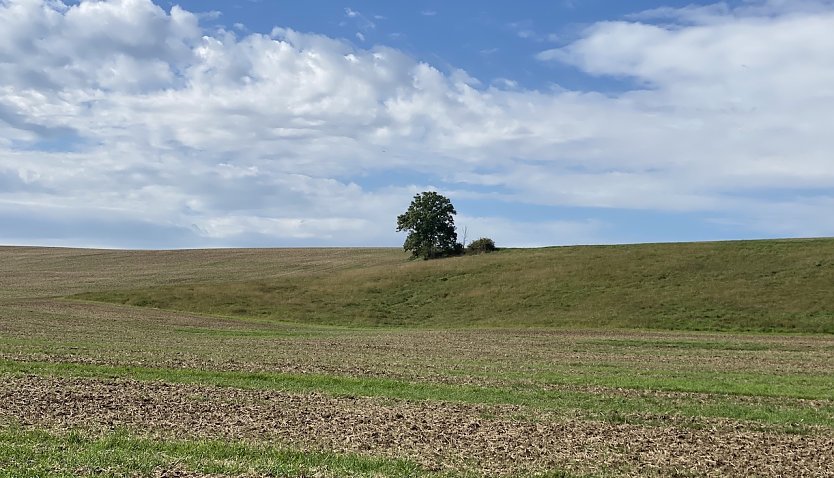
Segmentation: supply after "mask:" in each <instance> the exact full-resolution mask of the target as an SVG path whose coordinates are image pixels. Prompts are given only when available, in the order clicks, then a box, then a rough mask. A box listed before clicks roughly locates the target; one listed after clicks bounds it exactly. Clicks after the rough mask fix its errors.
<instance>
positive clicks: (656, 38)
mask: <svg viewBox="0 0 834 478" xmlns="http://www.w3.org/2000/svg"><path fill="white" fill-rule="evenodd" d="M832 51H834V6H832V4H831V2H827V1H803V2H779V1H770V2H748V3H746V4H745V5H744V6H743V7H739V8H733V7H730V6H727V5H725V4H717V5H711V6H704V7H700V8H695V7H687V8H684V9H658V10H652V11H649V12H641V13H638V14H636V15H634V16H632V17H629V18H628V19H626V20H622V21H611V22H602V23H597V24H594V25H591V26H590V27H589V28H587V29H586V30H585V31H583V32H582V33H581V35H580V36H579V37H578V38H576V39H574V40H573V41H572V42H570V43H568V44H566V45H564V46H562V47H560V48H556V49H549V50H545V51H541V52H539V53H538V54H537V55H536V56H535V59H531V61H541V62H545V63H550V62H558V63H559V64H561V65H565V64H567V65H570V66H572V67H575V68H577V69H579V70H581V71H582V72H584V73H585V74H587V75H590V76H597V77H602V78H608V79H613V80H616V81H617V82H618V84H620V85H622V87H621V88H620V90H619V92H616V93H611V92H608V93H601V92H595V91H572V90H567V89H564V88H561V87H560V86H559V85H558V84H557V83H556V82H554V84H553V86H552V88H550V89H547V90H529V89H523V88H519V87H517V86H514V87H513V88H506V89H505V88H501V87H500V86H497V85H500V84H501V83H500V82H498V83H496V82H490V81H489V79H483V80H484V81H479V79H475V78H471V77H470V76H469V75H467V74H466V72H464V71H460V70H448V71H444V70H440V69H438V68H436V67H434V66H432V65H430V64H427V63H424V62H420V61H417V60H415V59H414V58H412V57H410V56H408V55H407V54H405V53H403V52H401V51H398V50H395V49H392V48H387V47H385V46H375V47H372V48H364V47H359V46H356V45H355V44H353V43H352V42H350V41H348V40H343V39H334V38H329V37H326V36H321V35H316V34H312V33H301V32H297V31H294V30H292V29H290V28H283V27H276V28H274V29H273V30H272V31H271V32H269V33H251V34H243V33H241V29H239V28H238V29H236V30H232V31H226V30H216V29H214V30H210V29H207V28H206V27H204V26H202V25H201V22H200V17H199V15H197V14H195V13H192V12H188V11H185V10H183V9H182V8H179V7H176V6H174V7H172V8H170V10H164V9H163V8H161V7H160V6H158V5H155V4H153V3H152V2H151V1H150V0H109V1H83V2H81V3H80V4H73V5H67V4H64V3H61V2H60V1H56V0H14V1H11V0H0V224H3V227H2V230H0V242H3V243H38V244H59V245H92V246H110V247H198V246H228V245H398V244H399V243H400V242H401V240H402V239H401V237H400V236H399V235H398V234H396V233H395V232H394V218H395V217H396V215H397V214H398V213H400V212H402V210H404V209H405V208H406V207H407V205H408V202H409V201H410V199H411V196H412V195H413V194H414V193H416V192H419V191H421V190H424V189H427V188H431V187H437V188H439V189H440V190H441V191H443V192H446V193H448V194H450V196H451V197H452V199H453V201H456V200H458V199H459V200H462V201H465V202H466V204H467V205H469V206H468V209H467V210H466V211H463V210H461V208H460V207H458V209H459V212H461V213H462V216H464V217H465V219H466V220H467V221H469V223H470V224H472V225H473V226H477V229H478V230H477V231H475V232H474V233H475V234H477V235H489V236H491V237H493V238H495V239H496V241H497V242H498V243H499V244H501V245H541V244H557V243H577V242H611V241H616V240H618V237H619V236H618V231H617V230H616V229H615V228H613V227H612V226H610V225H607V224H606V221H605V220H603V219H599V218H597V217H596V216H595V211H611V210H614V211H617V210H623V211H648V212H658V213H667V212H669V213H681V214H689V213H696V214H698V215H699V217H702V218H705V219H704V220H706V221H713V222H715V223H716V224H724V225H728V226H730V227H733V228H736V229H737V230H739V231H744V233H745V234H748V235H750V236H762V235H787V236H792V235H834V216H832V215H831V214H830V211H831V210H832V209H833V208H832V206H834V157H832V151H834V134H832V133H834V131H832V123H831V116H832V113H831V112H832V111H834V56H832V55H831V52H832ZM484 84H491V85H493V86H483V85H484ZM494 203H501V204H505V205H509V206H511V207H510V209H512V208H515V209H513V210H515V211H523V210H524V208H525V207H528V206H530V207H536V208H539V207H555V208H567V209H570V210H572V211H573V210H574V209H575V210H578V211H584V212H583V213H582V214H579V215H578V216H577V214H576V213H575V212H574V214H573V215H572V216H573V219H563V218H559V217H550V216H548V217H517V216H518V215H516V214H511V213H507V214H503V215H499V214H495V213H493V212H491V207H490V206H489V204H494ZM458 223H459V224H461V220H459V221H458ZM471 229H472V228H470V231H471Z"/></svg>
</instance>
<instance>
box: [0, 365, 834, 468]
mask: <svg viewBox="0 0 834 478" xmlns="http://www.w3.org/2000/svg"><path fill="white" fill-rule="evenodd" d="M522 411H523V413H520V412H522ZM531 414H533V415H531ZM520 415H524V417H525V418H520V417H519V416H520ZM531 416H532V419H531ZM646 418H647V419H651V420H653V421H654V422H655V423H658V422H659V423H661V424H660V425H658V426H646V425H645V424H641V425H634V424H614V423H607V422H598V421H591V420H582V419H565V418H564V417H556V416H553V415H549V414H547V413H545V412H535V411H531V410H522V409H520V408H519V407H516V406H486V405H467V404H457V403H443V402H419V403H415V402H406V401H399V400H383V399H372V398H358V397H331V396H325V395H321V394H315V393H314V394H289V393H283V392H276V391H252V390H239V389H232V388H220V387H211V386H192V385H178V384H169V383H160V382H139V381H132V380H94V379H59V378H46V377H37V376H26V377H11V376H8V377H5V378H4V380H3V381H2V384H0V422H5V423H19V424H21V425H23V426H25V427H38V428H47V429H53V430H61V429H78V428H80V429H84V430H88V431H91V432H94V433H97V432H98V433H100V432H102V431H105V430H109V429H113V428H118V427H125V428H128V429H130V430H133V431H135V432H137V433H141V434H150V435H152V436H158V437H176V438H223V439H242V440H252V441H258V442H260V443H262V442H264V441H266V442H273V443H279V444H288V445H292V446H294V447H300V448H303V449H311V450H327V451H334V452H358V453H362V454H368V455H375V456H385V457H393V458H410V459H413V460H415V461H417V462H419V463H421V464H422V465H423V466H425V467H426V468H428V469H435V470H442V469H457V470H461V469H469V470H473V471H475V470H476V471H479V472H482V473H484V474H486V475H489V476H496V475H504V474H507V473H508V472H510V471H512V472H513V473H518V472H524V471H537V470H546V469H548V468H554V467H555V468H559V469H567V470H572V471H575V472H580V473H585V472H603V471H608V472H611V471H613V472H616V473H619V474H622V475H624V476H647V475H649V476H691V475H695V476H745V477H747V476H774V477H776V476H792V477H800V476H808V477H810V476H814V477H820V476H834V459H833V458H832V457H831V455H830V453H826V452H823V451H824V450H832V449H834V436H832V434H831V433H830V429H818V430H816V431H812V432H811V433H807V434H785V433H776V432H767V431H756V430H754V429H752V428H751V427H749V426H746V425H745V424H744V423H743V422H738V421H733V420H715V419H699V418H695V419H687V418H680V417H646ZM693 421H694V422H698V423H697V425H698V426H696V427H693V426H692V423H685V422H693ZM174 476H176V475H174Z"/></svg>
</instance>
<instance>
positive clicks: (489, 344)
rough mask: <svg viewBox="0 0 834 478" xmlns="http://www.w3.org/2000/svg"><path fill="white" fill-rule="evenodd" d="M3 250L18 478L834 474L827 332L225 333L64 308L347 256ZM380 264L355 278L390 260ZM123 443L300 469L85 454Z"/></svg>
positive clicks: (239, 328) (115, 449)
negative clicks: (79, 295)
mask: <svg viewBox="0 0 834 478" xmlns="http://www.w3.org/2000/svg"><path fill="white" fill-rule="evenodd" d="M4 254H5V255H4V258H5V259H6V260H5V261H4V263H3V265H2V267H3V271H2V274H0V276H2V278H0V284H2V286H3V291H2V293H0V375H2V378H3V379H2V381H1V382H0V431H2V432H3V433H6V434H7V435H8V436H10V437H12V438H9V439H7V440H5V441H4V440H0V476H26V475H25V474H24V473H23V472H22V470H26V469H32V470H34V469H37V470H38V472H37V473H34V472H33V474H30V476H77V475H81V476H121V475H125V474H127V475H134V476H228V475H232V476H263V475H270V474H271V475H272V476H389V475H390V476H533V475H541V476H585V475H588V476H739V477H742V476H744V477H746V476H774V477H776V476H809V477H810V476H834V458H832V455H831V454H830V453H828V452H827V451H828V450H832V449H834V387H832V384H834V337H832V336H830V335H772V334H728V333H689V332H660V331H657V332H647V331H627V330H623V331H612V330H597V331H595V330H561V331H559V330H545V329H515V330H513V329H471V328H470V329H450V330H432V329H412V328H356V327H353V328H348V327H329V326H314V325H300V324H289V323H281V322H275V321H272V320H258V319H251V320H247V319H242V318H228V317H211V316H204V315H200V314H195V313H186V312H172V311H165V310H157V309H150V308H142V307H132V306H121V305H114V304H105V303H93V302H82V301H74V300H66V299H63V298H61V296H63V295H67V294H71V293H75V292H78V291H85V290H99V289H100V288H102V287H105V286H106V284H107V281H108V280H109V279H107V277H110V276H111V275H113V276H115V275H118V271H119V269H123V270H125V271H126V272H125V274H124V276H123V277H121V278H119V279H118V284H119V285H120V286H122V287H125V286H129V285H132V284H138V283H141V284H142V285H158V284H164V283H170V282H171V281H175V282H176V281H185V280H195V281H196V280H202V281H217V280H220V279H221V276H222V274H228V273H229V271H234V270H236V269H239V270H240V274H241V275H243V276H246V277H249V278H251V277H258V278H264V277H268V276H269V275H270V274H284V273H286V274H305V273H311V272H310V270H311V268H313V269H315V268H316V267H326V264H327V263H328V261H330V260H333V257H342V258H344V254H343V253H339V252H334V251H328V250H325V251H321V252H320V253H319V254H320V255H319V256H316V255H315V254H313V256H311V255H310V253H309V252H308V253H305V254H300V253H294V254H291V255H290V257H289V258H287V259H286V261H287V264H290V265H287V266H286V268H284V269H281V268H280V267H277V265H280V264H282V262H281V261H282V260H284V259H281V258H280V257H277V256H276V257H271V258H267V259H265V260H256V259H253V257H252V256H251V255H249V254H247V253H243V254H238V255H235V254H232V255H228V256H226V255H224V254H223V253H222V252H212V253H210V254H209V257H211V260H213V261H215V262H216V263H217V264H222V267H221V266H219V265H218V266H216V267H219V268H221V269H222V270H221V269H215V268H212V267H211V266H210V265H205V264H204V265H202V266H197V265H195V264H196V262H195V260H194V258H181V257H180V258H178V260H181V262H182V264H183V265H182V269H181V270H180V272H177V273H171V272H165V271H164V267H162V266H161V265H153V263H152V264H151V265H149V266H148V267H147V268H146V269H142V268H141V267H139V266H138V265H137V264H139V263H141V262H143V261H145V262H147V261H148V257H146V256H143V257H135V256H131V255H130V253H118V254H121V255H119V256H118V257H112V256H109V255H107V254H104V253H102V254H103V257H99V258H92V259H91V257H87V256H85V255H84V253H82V252H79V251H63V252H62V251H56V250H44V251H40V250H36V249H25V250H19V251H17V250H6V251H4ZM113 254H116V253H113ZM137 254H138V253H137ZM142 254H144V253H142ZM189 254H197V253H196V252H194V253H191V252H189ZM368 254H370V255H361V257H360V259H359V261H360V262H361V261H374V260H375V259H374V258H373V251H371V252H369V253H368ZM385 254H389V256H390V251H389V252H386V253H385ZM140 255H141V254H140ZM389 256H385V257H389ZM79 257H86V259H84V260H85V261H86V262H83V264H80V265H83V267H84V270H83V272H80V273H76V272H73V271H74V268H75V267H77V266H79V264H77V263H75V262H74V261H77V260H80V259H78V258H79ZM300 257H303V258H304V259H303V260H302V259H299V258H300ZM391 257H393V256H391ZM391 257H389V259H388V260H392V261H393V260H395V259H392V258H391ZM200 258H201V259H200V261H203V260H205V259H206V257H204V256H200ZM130 260H133V261H135V262H129V263H128V264H127V265H125V266H122V267H120V266H119V263H120V261H130ZM343 260H344V262H343V263H342V264H341V265H340V266H339V267H360V266H359V265H356V264H355V263H353V262H351V261H350V260H347V259H343ZM90 261H92V262H90ZM151 262H152V261H151ZM95 263H101V264H102V265H101V268H102V271H101V273H100V276H99V275H97V273H96V270H95V265H94V264H95ZM264 263H270V264H272V266H271V268H270V267H265V266H264V265H263V264H264ZM189 264H190V265H189ZM316 264H317V265H316ZM323 264H325V265H323ZM143 270H144V272H143ZM48 271H52V272H50V273H47V272H48ZM312 273H315V272H312ZM38 274H41V276H42V277H43V280H42V281H39V279H38V277H40V276H39V275H38ZM114 280H115V279H114ZM35 432H37V433H40V432H43V433H48V434H50V435H49V436H51V437H54V440H55V441H56V443H57V445H56V448H55V449H56V450H64V451H63V452H65V453H67V455H61V456H62V458H59V459H57V460H58V461H44V460H48V458H45V457H44V455H45V453H44V452H43V447H44V446H46V445H37V443H38V441H37V440H33V444H31V445H29V444H26V443H28V442H25V440H24V438H25V437H26V436H28V435H27V434H28V433H35ZM114 432H118V433H123V434H125V436H127V437H131V440H132V439H134V438H135V439H136V440H144V439H149V440H150V441H151V443H159V444H165V443H169V442H171V441H176V440H179V441H178V442H176V443H180V442H182V443H185V444H186V445H188V446H192V445H191V444H193V446H195V447H196V446H198V445H199V444H200V443H204V442H205V441H206V440H219V441H220V442H222V443H228V444H230V445H229V446H231V444H243V445H240V446H244V445H245V446H255V447H260V446H270V447H277V449H281V450H292V451H293V453H299V454H300V455H299V456H300V457H301V458H300V460H301V462H302V465H299V468H297V469H295V468H294V469H292V471H279V469H278V468H275V467H273V468H270V467H271V466H273V465H268V466H267V465H263V466H262V465H260V464H258V463H257V459H256V458H253V457H251V456H249V455H246V456H244V455H241V456H239V457H238V458H237V459H235V460H232V459H231V458H229V457H228V456H226V457H225V458H216V459H215V458H211V459H210V460H208V461H205V460H203V461H200V459H201V458H200V456H198V455H200V453H202V452H200V453H197V452H194V451H189V450H191V448H187V447H186V448H185V450H186V451H185V452H182V453H183V454H182V455H177V454H176V453H175V451H176V450H174V451H172V449H170V448H165V449H164V450H163V451H158V450H157V449H156V448H152V447H150V445H147V444H145V445H142V446H144V447H145V448H143V450H144V451H143V452H144V453H146V454H147V455H144V456H150V457H151V458H153V460H156V461H154V463H155V464H153V466H152V467H148V466H150V465H148V466H145V465H142V464H141V463H134V462H130V461H129V460H127V461H124V462H122V461H119V459H120V458H118V457H119V456H121V455H120V453H121V454H125V455H129V454H132V453H136V452H137V450H136V448H135V447H137V446H138V445H136V444H135V443H134V442H130V443H132V444H130V445H126V444H125V443H123V442H118V441H106V442H105V443H106V444H105V445H101V446H99V445H95V446H93V445H90V446H89V447H88V448H83V447H85V446H87V445H86V443H87V442H85V441H83V440H80V439H79V438H78V436H79V435H77V434H82V435H80V436H85V437H86V436H89V437H96V436H103V437H104V436H108V434H110V433H114ZM119 436H122V435H119ZM142 443H144V442H142ZM186 445H177V446H186ZM160 446H162V445H160ZM166 446H167V445H166ZM235 446H238V445H235ZM68 450H69V451H68ZM177 453H179V452H177ZM321 453H332V454H334V456H336V457H348V458H345V459H344V460H342V461H333V460H336V458H327V459H326V460H325V459H324V458H321V457H322V456H323V455H320V454H321ZM209 455H210V454H208V455H206V456H209ZM255 455H257V454H254V455H253V456H255ZM174 456H181V457H180V458H176V459H175V458H171V457H174ZM211 456H213V455H211ZM327 456H329V455H327ZM183 457H184V458H183ZM352 457H356V458H352ZM365 459H368V460H377V459H378V460H383V461H382V462H381V463H382V465H378V464H376V465H373V466H377V465H378V466H382V467H383V468H373V467H372V466H371V465H369V464H368V463H369V462H365V461H362V460H365ZM62 460H63V461H62ZM125 460H126V459H125ZM166 460H167V461H166ZM316 460H319V461H316ZM322 460H325V461H322ZM327 460H330V461H327ZM392 460H393V461H392ZM396 460H404V462H403V463H405V464H400V462H399V461H396ZM146 461H147V460H146ZM232 461H234V462H235V463H232V464H230V463H231V462H232ZM157 462H158V463H157ZM70 463H72V465H70ZM78 463H81V465H78ZM334 463H336V465H334ZM373 463H376V462H373ZM409 463H412V464H413V467H411V466H412V465H409ZM232 465H234V466H232ZM337 465H338V466H337ZM389 465H390V466H389ZM339 467H341V468H339ZM386 467H388V468H386ZM399 467H402V470H405V471H401V472H400V471H397V470H400V469H401V468H399ZM224 470H225V471H224ZM230 470H231V471H230ZM380 470H382V471H380ZM392 470H393V471H392Z"/></svg>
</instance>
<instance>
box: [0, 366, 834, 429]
mask: <svg viewBox="0 0 834 478" xmlns="http://www.w3.org/2000/svg"><path fill="white" fill-rule="evenodd" d="M0 373H5V374H36V375H47V376H59V377H85V378H131V379H136V380H146V381H165V382H169V383H192V384H204V385H215V386H221V387H236V388H244V389H247V388H248V389H268V390H282V391H289V392H323V393H327V394H331V395H335V396H368V397H382V398H392V399H403V400H413V401H419V400H434V401H450V402H465V403H481V404H512V405H523V406H529V407H534V408H538V409H543V410H550V411H556V412H562V413H575V412H581V413H583V414H585V415H587V416H590V417H593V418H602V419H607V418H608V417H610V416H612V413H615V412H616V414H626V415H629V414H645V413H650V414H659V415H670V414H671V415H680V416H689V417H721V418H733V419H741V420H754V421H760V422H762V423H766V424H771V425H779V426H793V425H795V424H802V425H823V426H834V403H830V404H828V405H824V406H821V407H817V408H809V407H806V406H804V405H803V404H802V403H801V402H799V403H797V402H794V401H791V400H789V399H783V400H780V399H775V400H767V399H762V400H736V399H735V398H734V396H733V395H720V394H715V395H712V396H710V397H709V398H705V397H703V396H698V397H692V398H687V397H685V396H684V397H681V398H680V399H677V400H670V399H668V398H664V397H657V396H653V395H651V394H647V395H635V396H624V395H618V394H605V393H597V392H584V391H581V390H570V389H558V388H557V389H542V388H538V387H530V386H524V385H510V386H506V387H477V386H467V385H450V384H437V383H412V382H404V381H397V380H392V379H385V378H368V377H365V378H357V377H337V376H330V375H318V374H282V373H265V372H264V373H250V372H220V371H205V370H188V369H160V368H142V367H115V366H103V365H81V364H65V363H59V364H56V363H39V362H14V361H0ZM829 383H830V382H829ZM642 385H643V386H645V384H642ZM825 393H828V394H830V393H831V392H830V390H829V391H826V392H825Z"/></svg>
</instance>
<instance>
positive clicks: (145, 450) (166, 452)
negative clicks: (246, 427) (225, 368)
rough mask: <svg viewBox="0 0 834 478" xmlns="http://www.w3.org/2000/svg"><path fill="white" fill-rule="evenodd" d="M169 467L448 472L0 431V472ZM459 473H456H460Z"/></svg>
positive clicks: (34, 477) (222, 447)
mask: <svg viewBox="0 0 834 478" xmlns="http://www.w3.org/2000/svg"><path fill="white" fill-rule="evenodd" d="M158 470H177V471H190V472H199V473H212V474H220V475H228V476H237V475H240V474H243V473H249V474H254V473H257V474H259V475H262V476H277V477H303V476H319V475H316V473H324V474H325V476H333V477H336V476H338V477H342V476H344V477H379V476H390V477H402V478H406V477H440V476H446V477H450V478H451V477H452V476H458V475H451V474H441V473H432V472H430V471H427V470H425V469H422V468H420V466H419V465H417V464H416V463H413V462H410V461H406V460H391V459H382V458H370V457H364V456H359V455H353V454H334V453H321V452H302V451H294V450H289V449H286V448H282V447H278V446H270V445H265V444H251V443H244V442H227V441H218V440H155V439H150V438H143V437H138V436H134V435H132V434H130V433H128V432H126V431H123V430H122V431H115V432H109V433H105V434H103V435H100V436H93V435H89V434H85V433H82V432H79V431H71V432H68V433H63V434H57V433H50V432H46V431H39V430H24V429H21V428H17V427H6V428H0V477H9V478H29V477H31V478H43V477H56V478H57V477H76V476H98V477H122V476H148V477H150V476H154V473H155V471H158ZM460 476H462V475H460Z"/></svg>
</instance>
